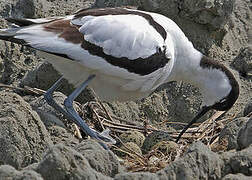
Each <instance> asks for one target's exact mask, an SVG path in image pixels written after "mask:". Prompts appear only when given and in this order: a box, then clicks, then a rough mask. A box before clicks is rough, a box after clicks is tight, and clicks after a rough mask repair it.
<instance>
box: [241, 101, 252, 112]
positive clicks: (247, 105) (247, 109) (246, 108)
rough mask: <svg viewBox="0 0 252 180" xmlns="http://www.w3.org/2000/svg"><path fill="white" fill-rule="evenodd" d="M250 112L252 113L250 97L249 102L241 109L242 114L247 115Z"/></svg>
mask: <svg viewBox="0 0 252 180" xmlns="http://www.w3.org/2000/svg"><path fill="white" fill-rule="evenodd" d="M251 113H252V99H250V100H249V102H248V103H247V104H246V106H245V108H244V111H243V116H247V115H249V114H251Z"/></svg>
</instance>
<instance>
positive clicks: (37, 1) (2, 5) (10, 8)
mask: <svg viewBox="0 0 252 180" xmlns="http://www.w3.org/2000/svg"><path fill="white" fill-rule="evenodd" d="M48 8H49V3H48V1H46V0H12V1H9V0H6V1H1V2H0V12H1V14H0V15H2V16H3V17H10V16H12V17H19V18H20V17H25V18H34V17H40V16H41V15H42V14H43V13H42V12H43V11H47V9H48Z"/></svg>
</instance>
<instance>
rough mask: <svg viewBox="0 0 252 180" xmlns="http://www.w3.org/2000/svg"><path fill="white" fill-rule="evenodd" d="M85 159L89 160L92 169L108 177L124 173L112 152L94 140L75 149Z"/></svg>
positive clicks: (84, 142)
mask: <svg viewBox="0 0 252 180" xmlns="http://www.w3.org/2000/svg"><path fill="white" fill-rule="evenodd" d="M75 149H76V151H78V152H79V153H80V154H82V156H83V157H84V158H86V159H87V161H88V162H89V164H90V166H91V168H93V169H94V170H96V171H97V172H100V173H102V174H104V175H106V176H110V177H114V176H115V175H116V174H118V173H121V172H123V169H122V167H121V165H120V163H119V161H118V159H117V157H116V156H115V154H114V153H112V151H107V150H104V148H103V147H102V146H101V145H100V144H99V143H97V142H96V141H94V140H85V141H82V142H81V143H80V144H78V145H77V146H76V147H75Z"/></svg>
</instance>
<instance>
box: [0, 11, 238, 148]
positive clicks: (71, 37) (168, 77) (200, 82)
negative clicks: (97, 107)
mask: <svg viewBox="0 0 252 180" xmlns="http://www.w3.org/2000/svg"><path fill="white" fill-rule="evenodd" d="M7 21H9V22H11V23H14V24H15V26H14V27H12V28H10V29H1V30H0V39H2V40H5V41H11V42H14V43H18V44H21V45H24V46H29V47H31V48H34V49H37V50H39V52H40V54H41V55H42V56H44V57H46V60H47V61H48V62H49V63H51V64H52V65H53V66H54V67H55V68H56V69H57V70H58V71H59V72H60V73H61V74H62V75H63V76H62V78H65V79H67V80H68V81H69V83H71V84H73V85H74V86H75V87H76V89H75V91H74V92H73V93H72V94H71V95H70V96H69V97H68V98H67V99H66V100H65V103H64V106H65V109H63V108H62V107H60V106H59V105H58V104H56V103H55V101H54V100H53V98H52V93H53V92H54V91H55V90H56V89H57V88H59V87H60V84H61V82H62V78H61V79H59V80H58V81H57V82H56V83H55V84H54V85H53V86H52V87H51V88H50V89H49V90H48V91H47V92H46V93H45V99H46V100H47V102H48V103H49V104H50V105H51V106H53V107H54V108H56V109H57V110H59V111H60V112H62V113H63V114H64V115H65V116H66V117H67V118H68V119H70V120H72V121H73V122H75V123H76V124H77V125H78V126H79V127H80V128H81V130H83V131H84V132H85V133H86V134H88V135H89V136H91V137H92V138H95V139H98V140H100V141H101V140H102V141H105V142H108V141H110V142H112V141H113V140H111V139H110V137H109V136H108V135H106V134H105V133H97V132H95V131H93V130H92V129H90V128H89V127H88V126H87V124H86V123H85V122H84V121H83V120H82V119H81V118H80V117H79V115H78V114H77V113H76V111H75V110H74V108H73V105H72V103H73V100H74V99H75V98H76V97H77V96H78V95H79V94H80V92H82V91H83V89H85V88H86V86H87V85H89V86H90V87H91V88H93V90H94V91H95V92H96V94H97V95H98V96H99V98H100V99H101V100H104V101H128V100H135V99H139V98H144V97H146V96H148V95H149V94H150V93H152V92H153V91H154V90H155V89H156V88H157V87H158V86H160V85H161V84H163V83H166V82H170V81H185V82H189V83H191V84H192V85H195V86H196V87H198V88H199V89H200V91H201V93H202V96H203V104H202V109H201V110H200V112H199V113H198V114H197V115H196V117H195V118H194V119H193V120H192V121H191V122H190V123H189V124H188V125H187V126H186V127H185V128H184V130H183V131H182V133H181V134H180V135H179V137H178V139H177V141H178V140H179V138H180V137H181V135H182V134H183V133H184V132H185V130H186V129H187V128H188V127H189V126H190V125H191V124H192V123H194V122H196V121H197V119H199V118H200V117H201V116H203V115H204V114H205V113H206V112H208V111H209V110H210V109H215V110H222V111H225V110H228V109H230V108H231V107H232V106H233V104H234V103H235V101H236V99H237V98H238V95H239V85H238V83H237V81H236V80H235V78H234V76H233V74H232V73H231V72H230V71H229V70H228V69H227V68H226V67H225V66H223V65H222V64H219V63H217V62H216V61H213V60H212V59H210V58H208V57H206V56H204V55H203V54H202V53H201V52H199V51H198V50H196V49H195V48H194V47H193V44H192V43H191V42H190V41H189V40H188V38H187V37H186V36H185V34H184V33H183V32H182V30H181V29H180V28H179V27H178V26H177V25H176V23H175V22H173V21H172V20H171V19H169V18H167V17H165V16H163V15H160V14H156V13H151V12H145V11H139V10H135V9H127V8H104V9H83V10H80V11H78V12H76V13H75V14H74V15H70V16H66V17H52V18H43V19H16V18H7ZM102 144H103V143H102ZM103 145H104V144H103ZM104 147H106V145H104Z"/></svg>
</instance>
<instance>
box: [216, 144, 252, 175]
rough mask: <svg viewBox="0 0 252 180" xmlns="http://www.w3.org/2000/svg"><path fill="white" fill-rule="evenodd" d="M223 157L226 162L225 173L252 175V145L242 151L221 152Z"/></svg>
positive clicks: (223, 171)
mask: <svg viewBox="0 0 252 180" xmlns="http://www.w3.org/2000/svg"><path fill="white" fill-rule="evenodd" d="M221 159H223V161H224V164H225V166H224V167H225V168H223V170H222V173H223V174H224V175H226V174H237V173H242V174H244V175H246V176H252V163H251V162H252V145H250V146H249V147H248V148H246V149H243V150H241V151H237V152H232V151H230V152H225V153H223V154H221Z"/></svg>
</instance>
